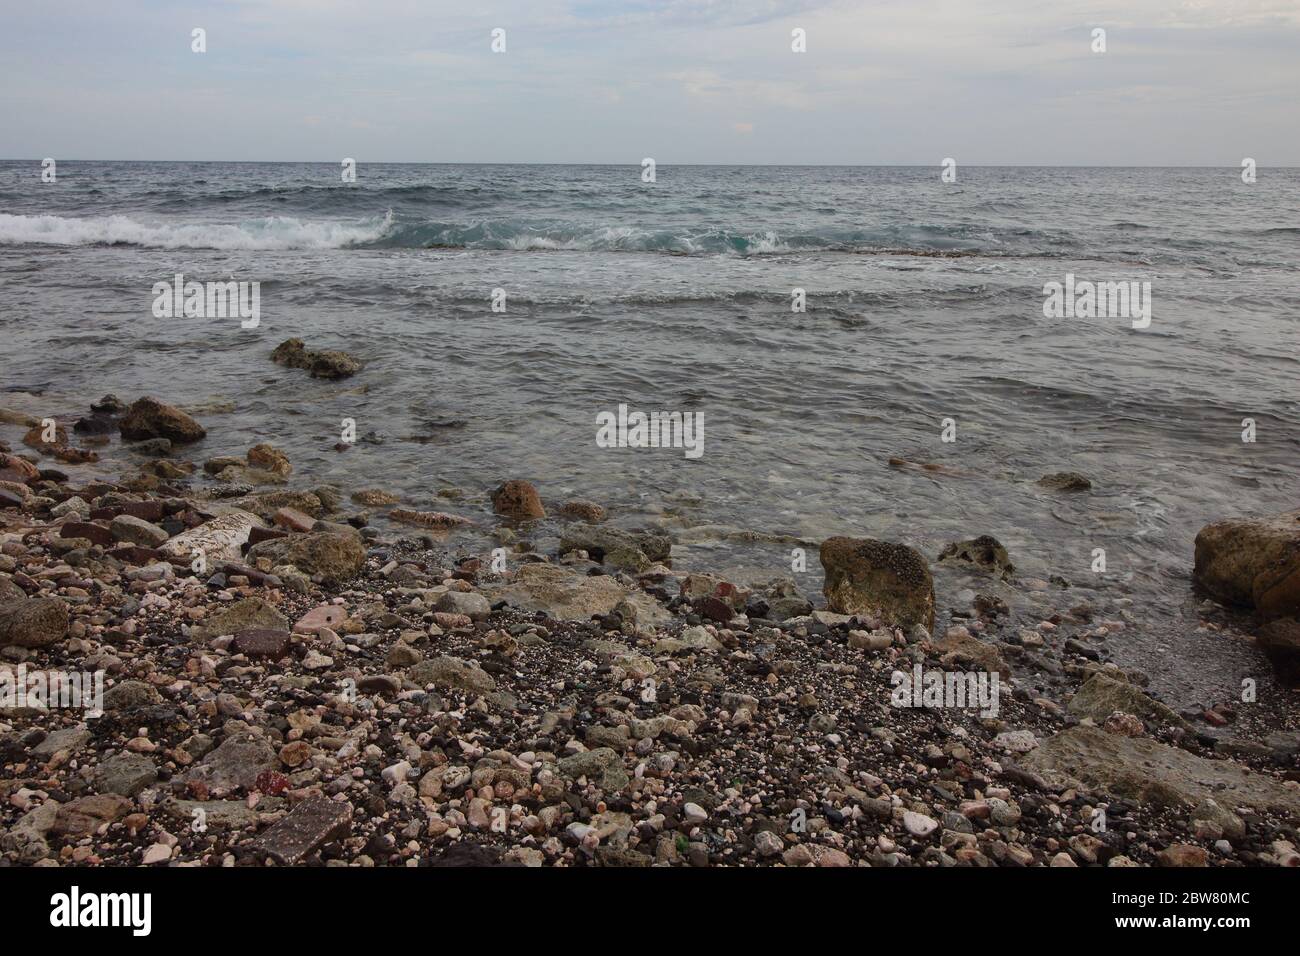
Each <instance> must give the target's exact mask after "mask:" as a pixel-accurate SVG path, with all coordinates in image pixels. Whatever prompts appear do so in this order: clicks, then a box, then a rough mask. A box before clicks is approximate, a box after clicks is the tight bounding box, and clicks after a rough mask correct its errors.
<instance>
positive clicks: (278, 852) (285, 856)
mask: <svg viewBox="0 0 1300 956" xmlns="http://www.w3.org/2000/svg"><path fill="white" fill-rule="evenodd" d="M351 831H352V804H350V803H347V802H346V801H337V800H331V799H330V798H329V797H326V796H313V797H309V798H308V799H306V800H304V801H303V802H302V803H300V804H298V806H296V807H294V809H293V810H292V811H291V812H290V813H289V815H288V816H287V817H285V818H284V819H283V820H281V821H280V822H279V823H277V824H275V825H274V826H273V827H271V828H270V829H269V830H267V831H266V832H265V833H263V834H262V835H261V836H259V837H258V838H257V839H256V840H254V841H253V846H254V847H255V848H256V849H258V850H260V851H261V852H263V853H266V854H267V855H268V856H270V857H272V858H273V859H275V860H276V861H277V862H279V863H284V864H294V863H300V862H302V861H303V860H304V859H306V858H307V857H308V856H310V855H311V854H312V853H314V852H316V851H317V850H319V849H320V848H321V847H323V846H324V845H325V844H327V843H329V842H331V841H333V840H340V839H342V838H343V837H345V836H347V835H348V834H349V833H350V832H351Z"/></svg>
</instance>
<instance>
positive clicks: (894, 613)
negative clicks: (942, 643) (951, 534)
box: [821, 537, 934, 630]
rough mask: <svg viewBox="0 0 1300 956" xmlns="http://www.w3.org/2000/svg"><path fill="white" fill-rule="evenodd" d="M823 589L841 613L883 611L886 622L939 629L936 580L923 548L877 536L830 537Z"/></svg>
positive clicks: (823, 558)
mask: <svg viewBox="0 0 1300 956" xmlns="http://www.w3.org/2000/svg"><path fill="white" fill-rule="evenodd" d="M821 562H822V567H823V568H825V569H826V583H825V586H824V588H823V593H824V594H825V595H826V602H827V604H828V605H829V607H830V609H831V610H832V611H835V612H836V613H839V614H878V615H880V616H882V617H883V618H884V623H886V624H889V625H890V626H893V627H901V628H904V629H910V628H911V627H913V626H914V625H916V624H920V625H921V626H922V627H925V628H926V629H927V630H929V629H932V628H933V627H934V580H933V578H932V577H931V576H930V568H929V566H928V565H927V564H926V562H925V558H924V557H923V556H922V555H921V552H919V551H917V550H916V549H915V548H910V547H908V546H907V545H904V544H894V543H892V542H888V541H877V540H875V539H873V538H843V537H839V538H828V539H827V540H826V542H825V543H824V544H822V546H821Z"/></svg>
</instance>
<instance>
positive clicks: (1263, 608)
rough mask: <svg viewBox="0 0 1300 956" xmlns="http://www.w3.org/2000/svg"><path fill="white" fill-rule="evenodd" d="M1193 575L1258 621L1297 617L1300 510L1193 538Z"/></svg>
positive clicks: (1208, 529)
mask: <svg viewBox="0 0 1300 956" xmlns="http://www.w3.org/2000/svg"><path fill="white" fill-rule="evenodd" d="M1193 577H1194V579H1195V581H1196V583H1197V584H1199V585H1200V586H1201V587H1202V588H1204V589H1205V590H1206V591H1208V592H1209V593H1210V594H1211V595H1213V596H1214V597H1215V598H1217V599H1218V600H1220V601H1223V602H1225V603H1227V604H1236V605H1241V606H1244V607H1250V608H1254V609H1255V611H1256V613H1258V614H1259V616H1260V619H1261V620H1264V621H1269V620H1273V619H1275V618H1284V617H1297V616H1300V510H1296V511H1288V512H1284V513H1282V514H1279V515H1274V516H1272V517H1269V518H1258V519H1250V518H1243V519H1235V520H1226V521H1216V522H1214V523H1212V524H1208V525H1206V526H1205V527H1204V528H1202V529H1201V531H1200V533H1199V534H1197V535H1196V563H1195V568H1194V570H1193Z"/></svg>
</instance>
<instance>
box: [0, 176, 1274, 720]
mask: <svg viewBox="0 0 1300 956" xmlns="http://www.w3.org/2000/svg"><path fill="white" fill-rule="evenodd" d="M57 175H58V181H57V182H56V183H53V184H43V183H41V181H40V164H39V162H38V161H34V160H29V161H5V162H0V333H2V335H3V340H2V341H0V373H2V374H0V388H3V390H4V392H5V393H7V394H4V393H0V404H6V405H13V406H21V407H23V408H24V409H27V410H32V409H38V410H39V409H44V410H47V411H48V412H51V413H54V414H64V413H72V412H79V411H84V409H85V406H86V405H87V403H88V402H89V401H90V400H92V399H94V398H98V397H99V396H100V395H101V394H103V393H105V392H114V393H116V394H118V395H120V396H122V397H123V398H126V399H127V400H130V399H133V398H135V397H137V396H138V395H140V394H153V395H157V396H158V397H160V398H162V399H164V400H166V401H170V402H173V403H175V404H179V405H182V406H192V407H196V408H200V409H202V408H208V409H211V411H210V412H208V413H207V414H200V415H199V416H198V417H199V418H200V419H201V420H202V421H203V422H204V424H205V425H207V426H208V429H209V437H208V439H207V440H206V441H205V442H204V443H203V444H202V445H200V446H197V447H193V448H190V449H188V450H187V452H186V455H187V456H188V457H191V458H194V459H195V460H200V461H201V460H202V459H204V458H206V457H209V456H211V455H217V454H230V453H240V452H242V451H244V450H246V449H247V448H248V447H249V446H250V445H252V444H254V443H256V442H259V441H269V442H272V443H273V444H275V445H277V446H279V447H281V448H283V449H284V450H285V451H286V452H287V453H288V455H289V457H290V458H291V460H292V461H293V462H294V465H295V468H296V475H295V477H297V476H301V477H303V479H304V480H305V481H308V480H309V481H330V482H334V483H336V484H338V485H340V487H342V488H343V489H344V490H345V491H347V490H352V489H355V488H357V487H374V486H379V487H384V488H387V489H390V490H393V491H396V492H399V493H400V494H402V495H403V496H404V498H405V499H406V501H407V502H408V504H409V506H412V507H419V508H442V509H443V510H458V509H459V510H460V511H461V513H466V514H473V513H474V512H475V510H476V509H477V508H479V507H480V504H481V502H482V501H483V500H484V496H485V494H486V493H487V492H488V491H489V490H490V489H491V487H492V486H494V485H495V484H496V483H497V482H498V481H500V480H502V479H505V478H510V477H525V478H529V479H531V480H533V481H534V482H536V483H537V484H538V486H539V487H540V488H541V490H542V492H543V494H544V496H545V497H546V498H547V499H548V500H557V501H558V500H563V499H565V498H570V497H583V498H590V499H593V500H596V501H599V502H601V503H604V504H606V505H607V506H609V507H610V508H611V510H612V512H613V513H614V519H613V520H615V521H616V522H617V523H620V524H625V525H636V524H651V523H656V524H663V525H664V526H666V527H668V528H670V529H672V530H673V531H674V532H675V533H676V534H678V536H679V538H680V540H681V541H682V544H681V545H680V546H679V547H678V548H677V549H675V552H674V553H675V555H677V556H678V557H677V558H676V561H675V563H676V564H677V565H678V566H680V567H685V568H690V567H699V568H706V569H715V570H723V571H728V572H730V573H734V574H737V575H740V576H751V577H755V578H762V577H771V576H776V575H780V574H782V573H785V574H789V573H790V549H791V548H792V547H795V546H796V542H799V541H805V542H816V541H819V540H821V539H823V538H825V537H827V536H829V535H832V534H850V535H863V536H872V537H880V538H886V539H891V540H901V541H905V542H908V543H910V544H913V545H915V546H916V547H918V548H920V549H921V550H922V551H923V552H925V553H926V554H927V555H928V556H929V557H930V558H931V559H934V558H935V556H936V555H937V554H938V552H939V550H940V549H941V548H942V547H943V545H944V544H945V543H947V542H948V541H950V540H954V539H957V538H964V537H972V536H975V535H978V534H992V535H994V536H996V537H997V538H998V539H999V540H1001V541H1002V542H1003V543H1004V544H1005V545H1006V546H1007V548H1008V550H1009V551H1010V553H1011V556H1012V558H1013V560H1014V561H1015V563H1016V565H1017V570H1018V574H1019V575H1020V576H1021V578H1022V579H1029V580H1032V579H1041V580H1047V579H1048V578H1050V577H1051V576H1052V575H1057V576H1059V577H1061V578H1064V579H1065V580H1066V581H1067V582H1069V584H1070V587H1069V588H1067V589H1062V588H1061V587H1060V586H1059V584H1058V585H1051V586H1050V588H1049V589H1048V590H1047V591H1045V592H1044V591H1035V590H1034V588H1033V587H1030V588H1028V589H1027V593H1028V595H1029V596H1028V597H1024V596H1023V595H1024V593H1026V589H1024V588H1022V589H1020V590H1018V591H1017V592H1016V593H1014V594H1009V597H1010V599H1011V601H1012V603H1013V606H1015V604H1016V602H1017V601H1019V602H1020V603H1021V604H1022V605H1023V607H1024V609H1025V610H1026V611H1031V610H1032V611H1035V612H1037V611H1044V612H1045V611H1046V610H1049V609H1050V607H1051V605H1052V604H1053V603H1055V604H1063V605H1065V606H1069V604H1072V603H1076V604H1077V603H1085V602H1091V603H1093V604H1095V605H1096V606H1098V607H1099V608H1101V609H1102V613H1103V614H1110V615H1117V616H1123V617H1124V618H1127V619H1128V620H1129V622H1130V623H1129V627H1128V631H1127V636H1126V637H1125V638H1124V639H1123V640H1119V639H1116V640H1114V641H1112V643H1111V648H1110V649H1111V651H1112V652H1113V653H1114V654H1115V655H1116V659H1117V660H1118V661H1119V662H1120V663H1121V664H1124V665H1132V666H1141V667H1143V668H1144V669H1146V670H1147V671H1148V672H1149V673H1150V674H1151V676H1152V678H1153V686H1154V687H1156V689H1163V690H1164V691H1165V692H1166V693H1169V694H1172V695H1173V696H1174V697H1175V698H1177V699H1181V700H1183V701H1189V700H1190V701H1201V702H1204V703H1208V702H1210V701H1211V700H1218V699H1226V698H1228V697H1231V696H1234V695H1235V693H1236V692H1235V690H1234V688H1235V687H1237V686H1239V683H1240V677H1242V676H1256V677H1259V678H1261V679H1263V678H1265V677H1266V675H1267V674H1268V668H1267V665H1266V664H1264V663H1263V662H1262V658H1258V657H1256V656H1254V651H1253V650H1251V649H1250V647H1249V645H1247V644H1244V643H1243V642H1240V641H1230V640H1229V639H1228V638H1226V637H1225V636H1223V635H1221V634H1216V633H1206V632H1204V631H1202V630H1200V629H1198V627H1197V621H1196V614H1195V599H1194V598H1193V596H1192V594H1191V588H1190V569H1191V563H1192V540H1193V538H1194V536H1195V534H1196V531H1197V530H1198V529H1199V528H1200V527H1201V526H1202V525H1204V524H1205V523H1207V522H1209V521H1211V520H1213V519H1216V518H1219V517H1222V516H1227V515H1236V514H1244V513H1265V512H1270V511H1277V510H1281V509H1284V508H1294V507H1297V506H1300V473H1298V470H1297V465H1298V464H1300V348H1298V347H1300V278H1297V266H1300V170H1294V169H1269V168H1261V169H1260V170H1259V178H1258V181H1257V182H1256V183H1254V184H1252V185H1248V184H1245V183H1243V182H1242V181H1241V177H1240V171H1239V170H1237V169H1233V168H1223V169H1118V168H1116V169H1084V168H1077V169H1076V168H1053V169H1047V168H989V167H982V168H973V167H960V168H959V169H958V171H957V182H955V183H942V182H941V181H940V168H939V167H938V166H935V167H927V168H919V167H917V168H885V167H863V168H849V167H726V166H714V167H698V166H696V167H676V166H668V165H660V166H659V167H658V169H657V182H654V183H652V184H648V183H643V182H642V181H641V169H640V168H639V167H638V166H447V165H372V164H367V163H361V164H360V165H359V166H358V169H357V181H356V182H355V183H350V184H345V183H343V182H342V181H341V177H340V168H339V166H338V165H336V164H329V163H319V164H313V163H303V164H247V163H108V162H76V161H65V162H59V163H58V166H57ZM177 273H181V274H183V275H184V276H185V277H186V279H194V280H198V281H208V280H226V279H229V278H234V279H237V280H257V281H260V283H261V323H260V326H259V327H258V328H256V329H247V330H246V329H242V328H241V327H240V324H239V322H238V321H237V320H234V319H185V318H172V319H159V318H155V317H154V315H153V313H152V311H151V306H152V302H153V296H152V293H151V289H152V286H153V284H154V283H155V282H159V281H170V280H171V279H172V277H173V276H174V275H176V274H177ZM1066 274H1073V275H1074V276H1075V277H1076V278H1077V279H1087V280H1093V281H1122V280H1135V281H1149V282H1150V283H1151V287H1152V299H1153V315H1152V322H1151V325H1150V327H1149V328H1146V329H1134V328H1132V326H1131V323H1130V322H1129V321H1128V320H1127V319H1123V318H1115V319H1109V318H1091V319H1088V318H1084V319H1047V318H1044V315H1043V300H1044V294H1043V285H1044V283H1046V282H1050V281H1058V282H1061V281H1064V278H1065V276H1066ZM796 288H801V289H804V290H806V293H807V311H806V312H803V313H796V312H792V311H791V295H792V290H793V289H796ZM494 289H503V290H505V294H506V299H505V303H506V310H505V311H504V312H493V311H492V310H491V308H490V305H491V297H492V294H493V290H494ZM291 336H297V337H300V338H303V339H304V340H306V342H307V344H308V346H309V347H315V348H341V349H344V350H346V351H348V352H350V353H352V354H353V355H355V356H356V357H357V358H359V359H360V360H362V361H363V362H364V363H365V366H366V367H365V369H364V370H363V371H362V372H361V373H360V374H359V375H357V376H356V377H354V378H352V379H348V380H345V381H342V382H325V381H319V380H314V379H311V378H309V377H308V376H307V375H306V373H304V372H300V371H296V370H290V369H284V368H281V367H279V366H276V365H273V364H272V363H271V362H270V359H269V355H270V352H271V349H272V348H273V347H274V346H275V345H276V344H277V343H278V342H280V341H282V340H284V339H286V338H289V337H291ZM620 403H626V404H627V405H628V406H629V407H631V408H633V409H641V410H645V411H651V410H670V411H698V412H702V413H703V415H704V423H705V439H704V441H705V443H704V454H703V457H701V458H699V459H697V460H689V459H687V458H686V457H685V456H684V455H683V454H682V453H681V452H680V451H674V450H671V449H644V450H643V449H610V450H605V449H598V448H597V447H596V445H595V434H596V427H597V426H596V416H597V414H598V413H599V412H601V411H613V410H616V409H617V407H618V405H619V404H620ZM343 418H354V419H356V421H357V428H358V432H359V433H360V434H361V435H363V436H366V435H369V439H368V440H363V441H361V442H359V443H358V444H357V445H356V447H354V448H352V449H351V450H350V451H348V452H346V453H339V452H336V451H334V450H333V448H332V446H333V444H334V443H335V442H336V441H337V440H338V437H339V423H340V421H341V420H342V419H343ZM946 418H950V419H953V420H954V421H955V424H956V438H957V440H956V441H955V442H952V443H945V442H942V441H941V440H940V436H941V428H942V421H943V420H944V419H946ZM1246 418H1249V419H1253V420H1254V422H1255V428H1256V435H1257V441H1255V442H1254V443H1244V442H1243V441H1242V440H1241V435H1242V429H1243V419H1246ZM0 437H4V438H6V439H9V440H11V443H12V440H14V439H16V438H17V434H16V433H14V429H13V428H12V427H10V426H4V432H3V434H0ZM112 454H126V453H125V452H120V451H119V452H114V451H113V450H110V451H109V455H110V456H111V455H112ZM891 458H902V459H907V460H909V461H915V462H925V463H931V464H939V465H942V466H944V467H945V470H944V471H926V470H922V469H915V468H903V469H900V468H896V467H891V466H890V465H889V459H891ZM100 467H101V471H102V472H104V473H108V474H116V473H117V472H116V471H114V470H113V469H112V468H105V467H104V466H102V465H101V466H100ZM1064 470H1069V471H1077V472H1081V473H1083V474H1085V475H1087V476H1088V477H1089V478H1090V479H1091V480H1092V481H1093V485H1094V488H1093V490H1092V492H1090V493H1087V494H1076V495H1064V494H1061V493H1059V492H1051V491H1048V490H1046V489H1044V488H1042V487H1040V486H1039V485H1038V484H1037V483H1036V481H1037V479H1038V478H1039V477H1040V476H1042V475H1044V474H1047V473H1050V472H1056V471H1064ZM448 486H455V487H458V488H461V489H463V490H464V491H465V492H466V494H467V498H466V499H465V500H464V501H463V502H460V503H459V504H457V503H456V502H454V501H449V500H447V499H439V498H436V497H435V493H436V491H437V490H438V489H440V488H444V487H448ZM549 530H552V531H553V527H550V528H549ZM1096 548H1104V549H1105V551H1106V557H1107V572H1106V574H1104V575H1097V574H1094V573H1093V571H1092V570H1091V566H1092V561H1093V552H1094V549H1096ZM809 567H810V571H809V573H808V574H807V575H803V576H801V577H800V584H801V586H802V587H804V588H805V589H806V590H808V591H815V590H817V589H818V588H819V587H820V580H819V575H818V568H817V562H816V558H815V552H810V554H809ZM981 588H983V589H985V590H988V589H990V588H992V585H989V584H987V583H986V582H980V581H979V580H976V579H973V578H965V577H960V578H951V577H945V576H942V575H941V577H940V593H939V604H940V607H941V608H943V609H947V608H949V607H960V606H963V604H964V603H965V604H968V603H969V597H970V594H969V593H968V591H969V589H975V590H979V589H981ZM995 590H996V589H995Z"/></svg>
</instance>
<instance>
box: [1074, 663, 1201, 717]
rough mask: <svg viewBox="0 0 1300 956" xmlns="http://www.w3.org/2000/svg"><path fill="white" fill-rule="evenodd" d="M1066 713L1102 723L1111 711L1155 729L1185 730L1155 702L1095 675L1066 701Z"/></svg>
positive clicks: (1129, 685) (1138, 691)
mask: <svg viewBox="0 0 1300 956" xmlns="http://www.w3.org/2000/svg"><path fill="white" fill-rule="evenodd" d="M1069 710H1070V713H1072V714H1075V715H1076V716H1079V717H1091V718H1092V719H1093V720H1095V721H1097V722H1098V723H1103V722H1105V721H1106V719H1107V718H1109V717H1110V716H1111V714H1113V713H1114V712H1115V711H1121V712H1123V713H1127V714H1133V715H1135V716H1137V717H1140V718H1142V719H1143V720H1149V721H1151V722H1152V723H1153V724H1155V725H1156V726H1157V727H1186V726H1187V722H1186V721H1185V720H1183V718H1181V717H1179V716H1178V715H1177V714H1176V713H1174V712H1173V711H1172V710H1170V709H1169V708H1168V707H1166V706H1165V705H1164V704H1162V703H1160V702H1159V701H1155V700H1152V699H1151V698H1150V697H1148V696H1147V695H1146V694H1144V693H1142V691H1140V690H1139V689H1138V688H1136V687H1134V686H1133V685H1132V684H1129V683H1127V682H1125V681H1122V680H1116V679H1114V678H1113V677H1107V676H1106V675H1105V674H1102V673H1096V674H1093V675H1092V676H1091V677H1090V678H1088V680H1087V682H1086V683H1085V684H1084V685H1083V686H1082V687H1080V688H1079V690H1078V691H1077V692H1076V693H1075V695H1074V697H1072V698H1071V699H1070V704H1069Z"/></svg>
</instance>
